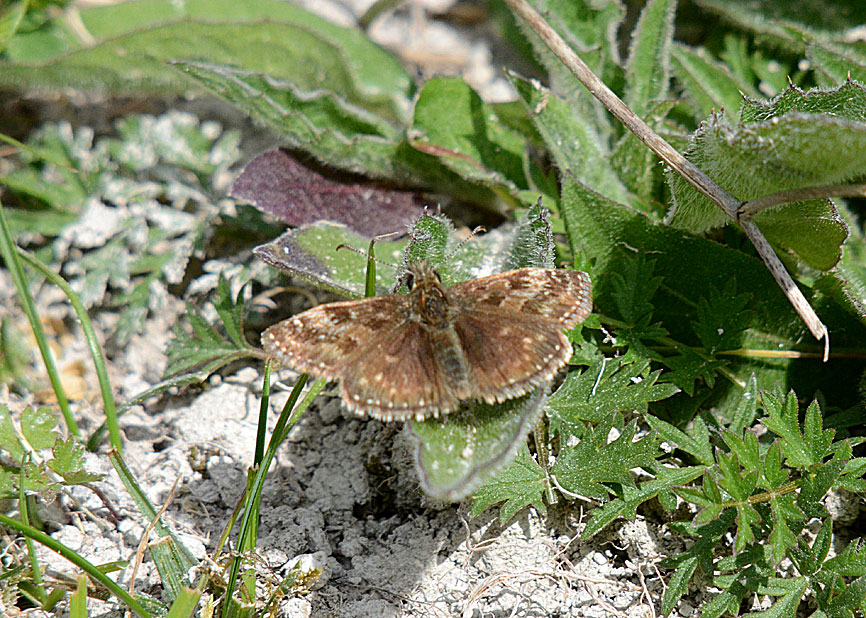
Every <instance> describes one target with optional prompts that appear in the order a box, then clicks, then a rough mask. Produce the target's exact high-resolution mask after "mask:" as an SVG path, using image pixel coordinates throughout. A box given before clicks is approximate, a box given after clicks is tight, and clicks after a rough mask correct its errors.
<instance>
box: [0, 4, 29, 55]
mask: <svg viewBox="0 0 866 618" xmlns="http://www.w3.org/2000/svg"><path fill="white" fill-rule="evenodd" d="M26 11H27V0H20V1H19V2H12V3H10V4H7V5H6V6H4V7H3V10H2V11H0V52H2V51H3V50H4V48H5V47H6V45H7V44H8V43H9V39H11V38H12V36H13V35H14V34H15V31H16V30H17V29H18V26H19V24H21V19H22V18H23V17H24V13H25V12H26Z"/></svg>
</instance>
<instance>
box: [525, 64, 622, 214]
mask: <svg viewBox="0 0 866 618" xmlns="http://www.w3.org/2000/svg"><path fill="white" fill-rule="evenodd" d="M509 77H510V79H511V83H512V84H513V85H514V87H515V89H516V90H517V94H518V96H519V97H520V101H521V103H523V105H524V107H525V109H526V113H527V114H528V115H529V118H530V119H531V120H532V122H533V124H534V125H535V127H536V128H537V129H538V132H539V133H540V134H541V136H542V138H543V139H544V143H545V145H546V146H547V149H548V150H549V151H550V153H551V155H552V156H553V160H554V161H555V162H556V165H557V167H558V168H559V169H560V170H561V171H562V172H566V171H567V172H568V173H570V174H572V175H573V176H574V177H575V178H577V179H578V180H580V181H581V182H583V183H584V184H586V185H588V186H590V187H593V188H594V189H595V190H596V191H598V192H599V193H602V194H603V195H606V196H607V197H609V198H610V199H612V200H620V201H624V200H625V199H626V198H627V191H626V188H625V186H624V185H623V184H622V182H621V181H620V179H619V177H618V176H617V174H616V173H615V172H614V170H613V169H612V168H611V166H610V162H609V160H608V157H607V156H606V155H607V150H608V146H607V145H606V144H605V142H604V141H603V140H602V138H601V137H600V136H599V134H598V131H597V129H596V127H595V125H594V124H593V123H591V122H587V121H586V120H585V119H584V118H582V117H581V116H580V115H579V114H578V113H577V110H575V109H574V108H573V107H571V106H569V105H568V104H567V103H566V102H565V101H564V100H562V99H561V98H560V97H558V96H557V95H555V94H554V93H552V92H551V91H550V90H548V89H547V88H545V87H544V86H542V85H541V84H540V83H539V82H537V81H536V80H525V79H522V78H520V77H518V76H517V75H515V74H514V73H511V74H509Z"/></svg>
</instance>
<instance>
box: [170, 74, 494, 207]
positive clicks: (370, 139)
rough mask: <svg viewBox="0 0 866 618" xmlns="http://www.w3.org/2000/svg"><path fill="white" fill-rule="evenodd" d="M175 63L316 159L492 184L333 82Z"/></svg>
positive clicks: (467, 195) (486, 199)
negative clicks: (314, 84) (419, 146)
mask: <svg viewBox="0 0 866 618" xmlns="http://www.w3.org/2000/svg"><path fill="white" fill-rule="evenodd" d="M174 65H175V66H176V67H177V68H178V69H179V70H181V71H183V72H184V73H185V74H186V75H188V76H189V77H191V78H193V79H195V80H198V81H199V82H201V83H202V85H203V86H204V87H206V88H207V89H209V90H211V91H212V92H213V93H214V94H216V95H217V96H220V97H222V98H223V99H225V100H227V101H228V102H229V103H231V104H233V105H234V106H235V107H237V108H239V109H241V110H243V111H244V112H246V113H247V114H249V115H250V116H251V117H252V118H254V119H256V120H258V121H260V122H262V123H264V124H266V125H267V126H269V127H270V128H272V129H273V130H275V131H276V132H277V133H278V134H279V135H280V136H281V137H282V139H283V140H285V142H286V143H287V145H289V146H292V147H294V148H297V149H299V150H303V151H304V152H308V153H310V154H311V155H312V156H313V157H314V158H315V159H316V160H318V161H321V162H323V163H326V164H328V165H330V166H333V167H334V168H336V169H341V170H345V171H349V172H353V173H358V174H364V175H366V176H368V177H370V178H384V179H388V180H391V181H394V182H399V183H400V184H404V185H414V186H419V187H430V188H434V187H435V188H436V190H437V191H440V192H452V193H454V194H458V195H461V196H462V197H463V199H465V200H467V201H470V202H477V203H480V204H489V203H493V202H495V201H496V200H497V199H498V198H496V196H495V195H494V193H493V192H492V191H490V190H489V189H487V188H485V187H481V186H479V185H478V184H477V183H469V182H466V181H464V180H463V179H461V178H460V177H459V176H458V175H457V174H455V173H454V172H452V171H451V170H449V169H447V168H446V167H445V166H443V165H442V164H441V163H440V162H439V161H438V160H437V158H436V157H434V156H431V155H428V154H425V153H423V152H420V151H418V150H416V149H413V148H412V147H411V146H410V145H409V143H408V142H407V140H406V136H405V131H406V129H407V127H406V126H405V125H402V124H395V123H394V122H393V121H392V120H390V119H388V118H384V117H381V116H378V115H376V114H375V113H373V112H370V111H369V110H367V109H365V108H363V107H360V106H358V105H354V104H352V103H350V102H347V101H345V100H344V99H343V97H342V96H341V95H340V94H337V93H334V92H332V91H330V90H328V89H320V88H316V89H312V90H309V91H307V90H304V89H303V88H301V87H299V86H297V85H296V84H295V83H293V82H291V81H286V80H280V79H277V78H274V77H272V76H270V75H268V74H265V73H260V72H256V71H251V70H248V69H238V68H234V67H231V66H225V65H216V64H207V63H202V62H193V61H185V62H181V61H176V62H175V63H174Z"/></svg>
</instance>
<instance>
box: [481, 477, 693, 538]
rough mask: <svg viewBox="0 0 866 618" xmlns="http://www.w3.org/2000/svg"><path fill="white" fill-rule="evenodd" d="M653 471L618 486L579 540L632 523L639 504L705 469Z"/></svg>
mask: <svg viewBox="0 0 866 618" xmlns="http://www.w3.org/2000/svg"><path fill="white" fill-rule="evenodd" d="M653 469H654V471H655V473H656V478H654V479H652V480H649V481H641V482H640V483H638V485H637V487H632V486H630V485H621V486H620V490H619V491H618V492H617V494H618V497H617V498H615V499H614V500H611V501H610V502H607V503H606V504H603V505H602V506H601V507H599V508H597V509H595V510H593V511H592V515H591V517H590V520H589V522H588V523H587V525H586V528H584V530H583V532H582V533H581V535H580V537H581V538H582V539H588V538H590V537H592V536H594V535H595V534H596V533H598V532H599V531H601V530H602V529H603V528H605V527H606V526H607V525H608V524H610V523H611V522H612V521H614V520H615V519H616V518H617V517H624V518H626V519H634V518H635V516H636V514H637V508H638V507H639V506H640V505H641V504H643V503H644V502H646V501H647V500H650V499H652V498H655V497H656V496H658V495H659V493H660V492H663V491H666V490H670V489H672V488H674V487H677V486H679V485H685V484H686V483H690V482H691V481H693V480H695V479H696V478H698V477H699V476H701V475H702V474H703V473H704V471H705V470H706V467H704V466H693V467H686V468H668V467H666V466H655V467H654V468H653ZM473 508H474V505H473Z"/></svg>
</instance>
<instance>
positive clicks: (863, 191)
mask: <svg viewBox="0 0 866 618" xmlns="http://www.w3.org/2000/svg"><path fill="white" fill-rule="evenodd" d="M828 197H866V183H858V184H853V185H823V186H820V187H805V188H803V189H789V190H788V191H779V192H778V193H771V194H770V195H763V196H761V197H759V198H757V199H754V200H751V201H749V202H745V203H743V205H742V206H740V215H739V219H742V218H743V217H746V218H747V219H748V218H749V217H754V216H755V215H756V214H758V213H759V212H761V211H762V210H767V209H768V208H773V207H774V206H781V205H782V204H790V203H791V202H799V201H800V200H818V199H822V198H828Z"/></svg>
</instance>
